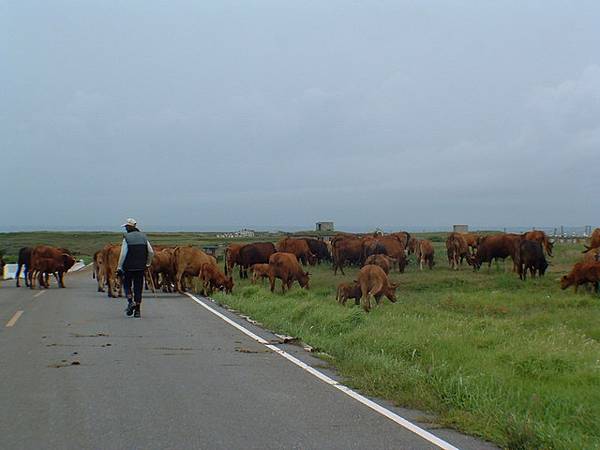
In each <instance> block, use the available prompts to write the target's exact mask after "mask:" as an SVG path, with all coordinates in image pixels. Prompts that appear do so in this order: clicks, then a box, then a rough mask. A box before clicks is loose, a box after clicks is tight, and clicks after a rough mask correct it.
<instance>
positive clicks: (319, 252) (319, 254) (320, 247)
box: [304, 238, 331, 264]
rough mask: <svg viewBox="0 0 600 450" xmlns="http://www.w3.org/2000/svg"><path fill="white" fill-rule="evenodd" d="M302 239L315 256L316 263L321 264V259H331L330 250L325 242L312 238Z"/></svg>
mask: <svg viewBox="0 0 600 450" xmlns="http://www.w3.org/2000/svg"><path fill="white" fill-rule="evenodd" d="M304 240H305V241H306V243H307V244H308V248H309V249H310V251H311V252H312V254H313V255H315V257H316V258H317V264H321V261H331V251H330V250H329V247H328V246H327V243H326V242H323V241H321V240H319V239H314V238H305V239H304Z"/></svg>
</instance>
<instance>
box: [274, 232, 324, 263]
mask: <svg viewBox="0 0 600 450" xmlns="http://www.w3.org/2000/svg"><path fill="white" fill-rule="evenodd" d="M276 248H277V251H278V252H283V253H293V254H294V255H296V258H298V261H300V262H301V263H302V265H303V266H306V264H310V265H311V266H314V265H315V264H316V263H317V257H316V256H315V255H314V254H313V253H312V252H311V251H310V247H309V246H308V242H306V240H305V239H294V238H283V239H281V240H280V241H279V242H278V243H277V245H276Z"/></svg>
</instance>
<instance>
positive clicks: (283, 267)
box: [269, 252, 310, 294]
mask: <svg viewBox="0 0 600 450" xmlns="http://www.w3.org/2000/svg"><path fill="white" fill-rule="evenodd" d="M309 275H310V274H309V273H308V272H304V271H303V270H302V267H301V266H300V263H299V262H298V259H297V258H296V255H294V254H293V253H285V252H277V253H273V254H272V255H271V256H270V258H269V282H270V284H271V292H273V291H274V290H275V280H276V279H277V278H279V279H280V280H281V291H282V293H284V294H285V290H286V288H287V290H288V291H289V290H290V288H291V287H292V284H293V283H294V281H297V282H298V284H300V287H303V288H305V289H308V287H309V286H308V283H309Z"/></svg>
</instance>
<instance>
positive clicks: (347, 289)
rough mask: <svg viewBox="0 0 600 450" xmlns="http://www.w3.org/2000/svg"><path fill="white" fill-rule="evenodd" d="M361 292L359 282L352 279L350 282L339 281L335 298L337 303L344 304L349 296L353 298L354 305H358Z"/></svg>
mask: <svg viewBox="0 0 600 450" xmlns="http://www.w3.org/2000/svg"><path fill="white" fill-rule="evenodd" d="M361 296H362V292H361V290H360V284H358V282H356V281H353V282H352V283H340V284H338V287H337V293H336V296H335V299H336V300H337V301H338V303H340V304H342V305H345V304H346V301H348V299H349V298H353V299H354V304H355V305H360V297H361Z"/></svg>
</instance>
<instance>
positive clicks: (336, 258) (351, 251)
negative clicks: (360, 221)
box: [332, 237, 363, 275]
mask: <svg viewBox="0 0 600 450" xmlns="http://www.w3.org/2000/svg"><path fill="white" fill-rule="evenodd" d="M362 256H363V245H362V239H359V238H356V237H341V238H337V239H334V240H333V242H332V257H333V274H334V275H337V270H338V269H340V271H341V272H342V275H345V274H344V264H345V263H349V264H360V262H361V261H362Z"/></svg>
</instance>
